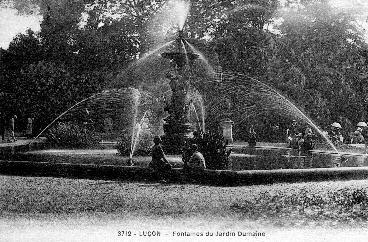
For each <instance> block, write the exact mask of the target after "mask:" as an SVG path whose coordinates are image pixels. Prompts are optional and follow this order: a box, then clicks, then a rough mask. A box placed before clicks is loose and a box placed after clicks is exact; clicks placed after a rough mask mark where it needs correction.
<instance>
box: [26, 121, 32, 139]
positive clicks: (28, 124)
mask: <svg viewBox="0 0 368 242" xmlns="http://www.w3.org/2000/svg"><path fill="white" fill-rule="evenodd" d="M26 136H27V138H28V139H31V138H32V137H33V118H32V117H28V118H27V130H26Z"/></svg>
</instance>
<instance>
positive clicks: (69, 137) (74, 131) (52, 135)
mask: <svg viewBox="0 0 368 242" xmlns="http://www.w3.org/2000/svg"><path fill="white" fill-rule="evenodd" d="M46 137H47V142H48V143H49V144H51V145H52V146H57V147H67V148H86V147H92V146H96V145H98V143H99V140H98V139H97V138H96V137H95V136H94V132H93V131H91V130H88V129H85V128H84V127H81V126H80V125H78V124H77V123H74V122H67V123H62V122H60V123H57V125H56V126H54V127H53V128H51V129H50V130H49V131H48V132H47V133H46Z"/></svg>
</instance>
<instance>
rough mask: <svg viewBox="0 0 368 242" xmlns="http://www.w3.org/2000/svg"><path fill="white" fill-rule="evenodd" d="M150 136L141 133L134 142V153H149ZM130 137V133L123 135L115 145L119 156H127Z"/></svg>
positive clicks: (145, 154) (130, 141)
mask: <svg viewBox="0 0 368 242" xmlns="http://www.w3.org/2000/svg"><path fill="white" fill-rule="evenodd" d="M151 140H152V139H151V137H150V135H148V134H146V133H143V134H142V135H141V137H140V139H139V141H138V142H137V144H136V149H135V151H134V155H136V156H148V155H150V154H151V142H152V141H151ZM131 144H132V137H131V136H130V135H123V136H122V137H121V139H120V140H119V141H118V143H117V145H116V149H117V150H118V152H119V155H121V156H129V155H130V152H131Z"/></svg>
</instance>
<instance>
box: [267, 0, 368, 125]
mask: <svg viewBox="0 0 368 242" xmlns="http://www.w3.org/2000/svg"><path fill="white" fill-rule="evenodd" d="M283 19H284V21H283V23H282V24H281V25H280V26H279V29H280V31H281V33H282V35H281V38H280V39H279V41H278V48H277V53H276V58H274V59H273V62H272V63H271V65H270V68H269V70H270V75H269V79H270V80H272V83H273V84H274V85H275V86H277V87H279V88H280V89H281V90H282V91H284V92H285V93H287V94H288V95H289V96H290V97H292V99H294V100H297V102H298V104H299V105H300V106H302V107H303V108H305V110H307V112H308V113H310V114H311V116H312V117H313V118H315V119H316V120H317V121H318V122H319V123H322V124H328V123H330V122H332V121H333V120H337V119H338V118H339V116H341V115H343V116H345V117H347V118H349V119H351V120H352V121H358V120H359V119H360V118H361V117H359V116H361V115H363V113H364V109H362V106H361V105H358V106H357V104H358V103H359V102H360V101H358V100H357V98H358V99H359V96H360V95H361V94H363V93H362V92H361V91H360V90H362V89H363V90H364V88H360V90H359V88H357V86H359V85H360V84H361V81H362V80H361V78H360V75H361V74H362V72H363V73H365V71H366V70H365V69H366V68H365V64H364V60H365V58H364V56H362V54H361V50H362V49H365V48H366V47H365V43H364V41H363V39H362V34H361V33H360V32H359V31H358V29H357V28H356V27H355V25H354V19H353V18H352V16H351V15H350V14H349V13H346V12H342V11H337V10H336V9H333V8H332V7H331V6H330V5H329V4H328V3H323V1H322V3H315V4H308V5H306V6H305V8H300V9H296V10H293V11H288V12H287V13H285V14H284V15H283ZM359 106H360V107H359ZM351 110H354V112H351ZM357 110H359V111H358V112H357Z"/></svg>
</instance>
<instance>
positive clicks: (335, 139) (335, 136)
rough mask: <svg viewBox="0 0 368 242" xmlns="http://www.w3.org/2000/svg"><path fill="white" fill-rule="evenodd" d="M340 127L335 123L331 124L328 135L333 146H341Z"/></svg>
mask: <svg viewBox="0 0 368 242" xmlns="http://www.w3.org/2000/svg"><path fill="white" fill-rule="evenodd" d="M341 129H342V127H341V125H340V124H339V123H337V122H334V123H332V124H331V132H330V133H329V136H330V139H331V141H332V143H334V144H342V143H343V142H344V137H343V136H342V134H341Z"/></svg>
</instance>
